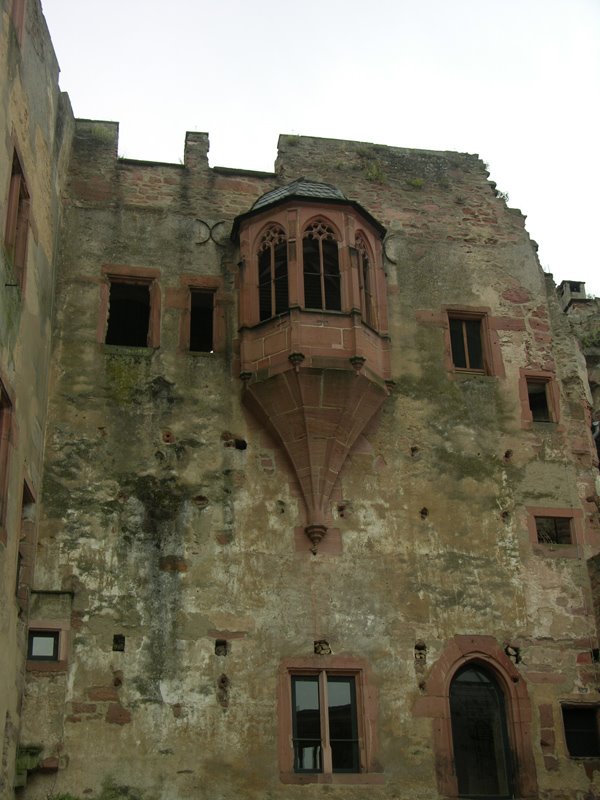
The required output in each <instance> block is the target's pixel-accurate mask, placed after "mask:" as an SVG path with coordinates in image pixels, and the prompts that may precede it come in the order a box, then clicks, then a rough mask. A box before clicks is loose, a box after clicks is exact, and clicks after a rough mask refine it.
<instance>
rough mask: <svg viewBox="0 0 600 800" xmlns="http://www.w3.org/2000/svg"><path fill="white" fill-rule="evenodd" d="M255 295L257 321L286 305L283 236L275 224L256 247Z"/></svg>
mask: <svg viewBox="0 0 600 800" xmlns="http://www.w3.org/2000/svg"><path fill="white" fill-rule="evenodd" d="M258 299H259V317H260V321H261V322H262V320H264V319H270V318H271V317H274V316H276V315H277V314H283V312H284V311H287V310H288V308H289V298H288V257H287V240H286V237H285V232H284V230H283V228H281V227H280V226H278V225H271V226H270V227H269V228H268V230H267V231H266V233H265V234H264V236H263V237H262V239H261V242H260V246H259V249H258Z"/></svg>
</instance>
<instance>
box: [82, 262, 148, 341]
mask: <svg viewBox="0 0 600 800" xmlns="http://www.w3.org/2000/svg"><path fill="white" fill-rule="evenodd" d="M101 274H102V281H101V283H100V311H99V316H98V326H97V328H96V341H97V342H98V343H99V344H104V345H105V346H106V347H111V348H112V347H114V348H119V347H123V348H126V347H128V345H117V344H114V345H106V333H107V330H108V317H109V313H110V311H109V306H110V287H111V283H116V284H132V285H141V286H148V291H149V303H150V314H149V320H148V336H147V342H146V347H148V348H153V349H157V348H158V347H160V321H161V292H160V286H159V278H160V270H158V269H152V268H146V267H131V266H128V265H122V264H105V265H104V266H103V267H102V270H101ZM137 349H139V350H143V349H144V348H143V347H139V348H137Z"/></svg>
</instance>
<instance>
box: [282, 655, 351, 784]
mask: <svg viewBox="0 0 600 800" xmlns="http://www.w3.org/2000/svg"><path fill="white" fill-rule="evenodd" d="M291 681H292V732H293V747H294V772H359V771H360V766H359V750H358V730H357V712H356V687H355V679H354V676H353V675H336V674H330V673H328V672H326V671H325V670H323V671H322V672H319V673H318V674H313V675H292V676H291Z"/></svg>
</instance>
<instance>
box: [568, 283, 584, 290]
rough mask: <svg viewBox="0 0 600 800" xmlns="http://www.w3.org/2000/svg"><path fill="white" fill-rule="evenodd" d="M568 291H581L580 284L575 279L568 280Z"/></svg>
mask: <svg viewBox="0 0 600 800" xmlns="http://www.w3.org/2000/svg"><path fill="white" fill-rule="evenodd" d="M569 291H571V292H580V291H581V284H580V283H578V282H576V281H569Z"/></svg>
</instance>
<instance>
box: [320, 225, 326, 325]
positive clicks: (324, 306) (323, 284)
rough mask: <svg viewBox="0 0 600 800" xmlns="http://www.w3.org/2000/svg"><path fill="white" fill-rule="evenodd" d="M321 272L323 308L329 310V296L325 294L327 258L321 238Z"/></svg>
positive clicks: (321, 238)
mask: <svg viewBox="0 0 600 800" xmlns="http://www.w3.org/2000/svg"><path fill="white" fill-rule="evenodd" d="M319 272H320V278H321V308H323V309H325V308H327V295H326V294H325V258H324V256H323V237H322V236H321V237H319Z"/></svg>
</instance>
